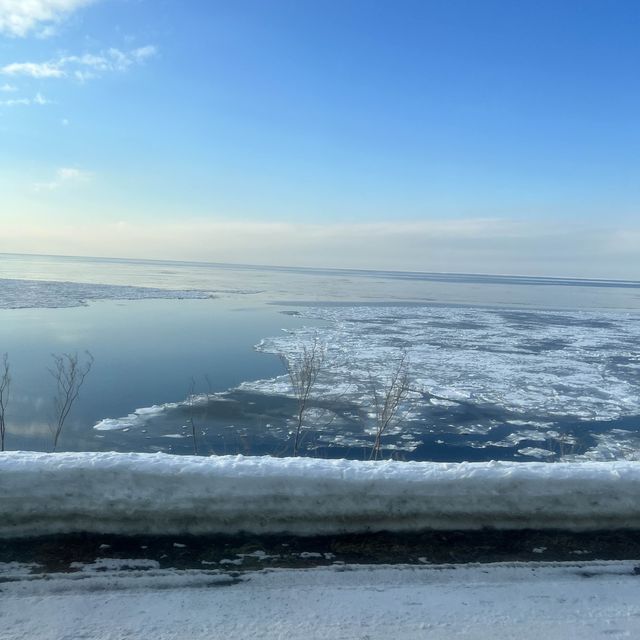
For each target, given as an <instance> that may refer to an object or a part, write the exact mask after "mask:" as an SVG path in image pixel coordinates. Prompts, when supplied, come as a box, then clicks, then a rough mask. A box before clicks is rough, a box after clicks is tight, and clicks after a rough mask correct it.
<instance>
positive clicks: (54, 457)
mask: <svg viewBox="0 0 640 640" xmlns="http://www.w3.org/2000/svg"><path fill="white" fill-rule="evenodd" d="M482 527H493V528H496V529H523V528H540V529H555V528H558V529H568V530H576V531H580V530H598V529H623V528H640V462H610V463H609V462H585V463H557V464H549V463H537V462H534V463H510V462H489V463H460V464H441V463H429V462H354V461H347V460H315V459H308V458H284V459H282V458H270V457H242V456H223V457H210V458H204V457H193V456H172V455H166V454H141V453H130V454H125V453H57V454H44V453H26V452H15V453H3V454H0V536H4V537H8V536H30V535H43V534H51V533H67V532H81V531H84V532H96V533H120V534H165V533H167V534H177V533H237V532H241V531H244V532H249V533H285V532H286V533H293V534H301V535H312V534H330V533H345V532H366V531H383V530H389V531H419V530H425V529H449V530H451V529H478V528H482Z"/></svg>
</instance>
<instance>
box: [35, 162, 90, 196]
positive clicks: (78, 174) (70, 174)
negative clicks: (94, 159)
mask: <svg viewBox="0 0 640 640" xmlns="http://www.w3.org/2000/svg"><path fill="white" fill-rule="evenodd" d="M92 177H93V174H92V173H90V172H89V171H83V170H82V169H78V168H76V167H60V168H59V169H58V170H57V171H56V177H55V178H54V179H53V180H51V181H50V182H38V183H36V184H35V185H34V188H35V190H36V191H54V190H55V189H59V188H60V187H62V186H66V185H72V184H77V183H82V182H88V181H89V180H90V179H91V178H92Z"/></svg>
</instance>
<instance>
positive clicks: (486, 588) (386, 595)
mask: <svg viewBox="0 0 640 640" xmlns="http://www.w3.org/2000/svg"><path fill="white" fill-rule="evenodd" d="M634 569H635V565H634V563H632V562H628V561H627V562H610V563H604V562H594V563H557V564H555V563H529V564H519V563H503V564H495V565H450V566H433V567H430V566H407V565H402V566H396V567H389V566H378V567H373V566H353V565H346V566H340V567H325V568H315V569H310V570H291V569H287V570H275V571H260V572H254V573H243V574H242V575H240V576H239V577H235V578H234V577H232V576H229V575H225V574H224V573H220V572H206V571H176V570H174V569H165V570H161V571H158V570H153V569H150V570H147V571H137V572H136V571H129V572H124V571H117V570H116V571H106V572H104V573H91V572H78V573H75V574H74V573H67V574H53V575H52V574H41V575H39V576H38V575H33V576H30V577H29V578H25V577H24V576H18V579H15V580H12V581H8V582H6V583H4V584H2V591H3V593H2V602H1V603H0V615H1V616H2V625H1V626H0V638H1V639H2V640H5V639H6V640H8V639H9V638H10V639H11V640H17V639H23V638H24V639H25V640H26V639H31V638H39V639H40V640H60V638H101V639H102V640H117V639H121V638H128V639H130V640H141V639H145V640H147V639H148V638H153V639H154V640H177V639H183V638H190V639H193V640H204V639H206V640H211V639H212V638H227V639H229V640H233V639H236V638H238V639H242V640H244V639H246V638H263V639H265V640H272V639H274V640H275V639H282V638H289V639H291V640H296V639H304V640H316V639H317V640H326V639H327V638H331V639H332V640H334V639H335V640H347V639H349V640H352V639H354V638H358V639H365V638H366V639H368V640H388V638H398V639H403V640H409V639H415V640H418V639H420V640H422V639H424V638H429V640H444V639H446V640H449V639H451V638H467V639H468V638H473V639H474V640H506V639H509V640H512V639H513V638H518V639H520V640H539V638H541V637H545V638H549V639H550V640H554V639H558V640H559V639H563V640H564V639H566V638H580V639H581V640H592V639H594V638H611V637H614V638H635V637H637V635H638V628H637V624H638V623H637V621H638V617H639V616H640V578H638V576H637V575H634Z"/></svg>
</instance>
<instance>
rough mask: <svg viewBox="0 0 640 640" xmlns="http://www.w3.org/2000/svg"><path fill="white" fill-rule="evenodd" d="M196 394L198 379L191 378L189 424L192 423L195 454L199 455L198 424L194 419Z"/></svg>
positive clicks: (188, 401)
mask: <svg viewBox="0 0 640 640" xmlns="http://www.w3.org/2000/svg"><path fill="white" fill-rule="evenodd" d="M195 395H196V381H195V380H194V378H190V380H189V394H188V395H187V407H188V409H189V424H190V425H191V436H192V438H193V455H195V456H197V455H198V439H197V437H196V426H195V423H194V421H193V400H194V398H195Z"/></svg>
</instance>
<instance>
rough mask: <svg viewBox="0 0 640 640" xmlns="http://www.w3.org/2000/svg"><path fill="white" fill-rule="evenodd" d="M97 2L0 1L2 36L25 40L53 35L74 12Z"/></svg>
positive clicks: (76, 0)
mask: <svg viewBox="0 0 640 640" xmlns="http://www.w3.org/2000/svg"><path fill="white" fill-rule="evenodd" d="M96 1H97V0H0V34H6V35H9V36H14V37H18V38H24V37H26V36H28V35H31V34H32V33H33V34H35V35H38V36H47V35H51V34H52V33H53V32H54V30H55V26H56V25H57V24H58V23H59V22H60V21H61V20H63V19H64V18H66V17H67V16H69V15H70V14H72V13H73V12H74V11H77V10H78V9H81V8H82V7H86V6H88V5H90V4H93V3H94V2H96Z"/></svg>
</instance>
